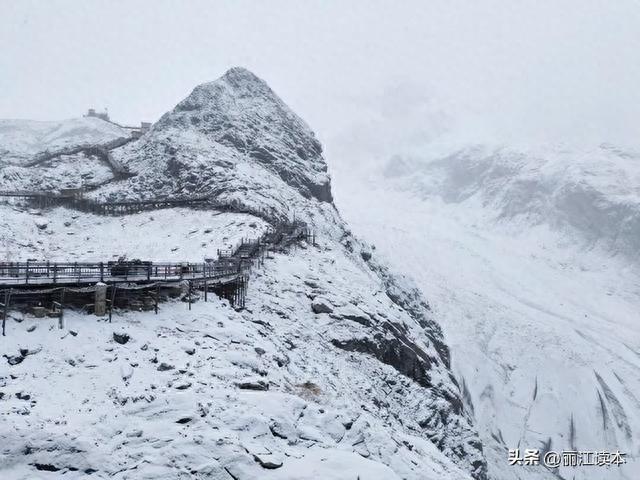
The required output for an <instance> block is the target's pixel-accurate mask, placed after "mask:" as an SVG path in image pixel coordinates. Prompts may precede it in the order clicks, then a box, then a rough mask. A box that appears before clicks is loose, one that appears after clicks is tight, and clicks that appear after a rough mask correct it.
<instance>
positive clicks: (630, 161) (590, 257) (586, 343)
mask: <svg viewBox="0 0 640 480" xmlns="http://www.w3.org/2000/svg"><path fill="white" fill-rule="evenodd" d="M488 151H489V152H490V153H487V152H488ZM534 151H535V152H536V153H535V154H534V155H532V154H531V152H530V151H529V152H528V153H527V152H525V153H523V152H522V151H518V152H517V153H514V152H513V151H512V150H511V151H510V150H507V149H501V150H499V151H492V150H491V149H487V148H484V147H482V148H481V147H475V148H471V149H465V150H463V151H462V152H463V153H461V150H455V151H453V152H450V153H449V154H446V155H433V157H432V158H430V157H426V158H422V159H420V158H415V157H414V158H413V159H407V158H396V159H394V160H393V161H391V162H389V164H388V165H387V166H386V168H385V169H384V171H382V172H380V173H381V174H380V175H378V174H370V175H364V174H363V176H362V177H358V176H357V175H348V176H345V177H340V176H339V175H338V178H341V181H340V182H338V183H337V184H336V185H334V189H335V191H336V192H337V193H336V197H337V200H338V205H339V206H340V207H341V210H342V212H343V214H344V215H345V218H346V219H347V221H348V222H349V223H350V224H351V225H352V227H353V228H354V231H355V232H356V233H358V234H360V235H362V236H364V237H365V238H368V239H370V240H372V241H373V242H374V243H375V246H376V247H377V249H376V251H377V252H379V253H380V254H382V255H383V257H384V258H386V259H388V260H389V261H391V262H392V263H393V264H394V266H395V267H396V268H397V269H399V270H401V271H405V272H408V273H409V274H411V275H412V276H413V277H414V278H415V279H416V281H417V283H418V284H419V286H420V288H421V289H422V291H423V292H424V293H425V295H426V297H427V298H429V299H430V301H431V303H432V305H433V308H434V311H435V315H436V317H437V318H439V319H440V323H441V325H442V327H443V329H444V332H445V340H446V342H447V344H448V345H449V346H450V347H451V351H452V365H453V368H454V371H455V372H456V375H457V377H458V380H459V382H460V383H461V384H462V385H463V386H464V389H465V391H466V392H467V394H465V399H466V401H467V403H468V406H469V408H470V409H472V410H473V412H474V420H475V424H476V425H477V427H478V428H479V431H480V435H481V437H482V442H483V445H484V446H485V454H486V455H487V460H488V464H489V475H490V477H491V478H496V479H504V480H511V479H514V478H518V479H537V478H575V479H594V480H596V479H598V480H599V479H603V478H606V479H629V480H631V479H635V478H638V475H639V474H640V459H639V457H640V375H639V373H638V372H640V323H639V319H640V317H639V313H640V264H639V263H638V260H639V257H638V252H639V250H638V238H640V237H639V236H638V225H639V223H638V221H639V219H640V209H639V208H638V206H639V205H640V201H639V199H640V190H639V187H638V186H639V185H640V182H639V181H638V172H639V170H638V166H639V165H640V162H639V159H640V157H638V156H637V155H634V154H632V153H629V152H624V151H619V150H618V151H616V150H615V149H612V148H611V147H599V148H596V149H592V150H588V151H584V150H582V151H580V150H578V151H569V152H567V151H562V150H551V151H549V149H547V150H546V152H547V153H546V154H545V150H542V151H541V150H540V149H535V150H534ZM345 173H346V172H345ZM362 178H366V179H367V180H365V181H362ZM516 447H520V448H521V449H524V448H541V449H543V450H549V449H551V450H556V451H562V450H598V451H601V450H608V451H615V450H616V449H619V450H620V451H622V452H625V453H626V454H627V456H628V458H627V459H628V463H627V464H626V465H625V466H624V467H611V468H604V467H581V468H575V469H570V468H565V467H561V468H560V469H559V471H557V472H549V471H547V470H546V469H544V468H543V467H529V468H527V467H522V466H520V467H514V466H509V465H508V463H507V449H508V448H516ZM555 475H560V477H556V476H555Z"/></svg>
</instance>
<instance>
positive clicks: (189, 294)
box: [188, 280, 192, 310]
mask: <svg viewBox="0 0 640 480" xmlns="http://www.w3.org/2000/svg"><path fill="white" fill-rule="evenodd" d="M191 287H192V284H191V280H189V293H188V296H189V310H191Z"/></svg>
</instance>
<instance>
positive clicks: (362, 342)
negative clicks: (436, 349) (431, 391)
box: [331, 334, 432, 388]
mask: <svg viewBox="0 0 640 480" xmlns="http://www.w3.org/2000/svg"><path fill="white" fill-rule="evenodd" d="M331 343H333V345H335V346H336V347H338V348H341V349H343V350H348V351H350V352H360V353H366V354H369V355H372V356H373V357H375V358H377V359H378V360H380V361H381V362H382V363H385V364H387V365H391V366H392V367H393V368H395V369H396V370H397V371H398V372H400V373H402V374H403V375H405V376H407V377H409V378H411V379H412V380H414V381H416V382H417V383H419V384H420V385H422V386H423V387H427V388H428V387H430V386H431V377H430V375H429V370H430V369H431V363H432V359H431V358H429V356H428V355H427V354H426V353H424V352H423V351H422V350H421V349H420V348H419V347H418V346H417V345H415V344H414V343H413V342H412V341H411V340H409V339H408V338H407V337H401V338H398V337H385V336H384V335H382V334H376V335H375V336H374V337H373V338H354V339H350V340H335V339H334V340H332V341H331Z"/></svg>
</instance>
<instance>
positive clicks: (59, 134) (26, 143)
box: [0, 117, 130, 166]
mask: <svg viewBox="0 0 640 480" xmlns="http://www.w3.org/2000/svg"><path fill="white" fill-rule="evenodd" d="M129 136H130V133H129V131H128V130H127V129H124V128H121V127H118V126H117V125H114V124H112V123H109V122H105V121H104V120H101V119H99V118H93V117H83V118H74V119H70V120H64V121H60V122H42V121H34V120H0V166H2V165H3V164H13V165H22V164H24V163H27V162H29V161H30V160H32V158H33V156H34V155H36V154H38V153H41V152H44V151H47V150H48V151H50V152H54V151H56V150H60V149H62V148H66V147H72V146H76V145H85V144H101V143H107V142H109V141H111V140H115V139H117V138H122V137H124V138H127V137H129Z"/></svg>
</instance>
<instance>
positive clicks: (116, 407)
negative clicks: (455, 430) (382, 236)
mask: <svg viewBox="0 0 640 480" xmlns="http://www.w3.org/2000/svg"><path fill="white" fill-rule="evenodd" d="M326 248H328V247H327V246H325V247H323V248H315V247H305V246H304V245H303V246H302V247H297V248H296V251H295V252H293V253H292V254H290V255H286V254H274V255H273V257H272V258H270V259H268V260H267V262H266V264H265V267H264V269H263V270H257V272H256V275H255V276H253V277H252V280H251V283H250V287H249V288H250V290H249V292H250V293H249V297H248V308H247V310H245V311H243V312H236V311H234V310H233V309H231V308H230V307H229V306H228V304H227V303H226V301H222V300H219V299H217V298H214V297H213V296H212V301H210V302H208V303H204V302H197V303H196V304H194V305H193V309H192V310H191V311H189V310H188V309H187V306H186V304H184V303H180V302H175V303H165V304H162V305H161V311H160V314H159V315H157V316H156V315H154V314H153V313H150V312H141V313H134V312H126V313H121V314H116V315H115V316H114V319H113V323H111V324H110V323H108V322H107V321H106V319H104V318H97V317H92V316H87V315H80V314H76V313H73V312H68V314H67V315H66V320H65V328H64V329H62V330H59V329H58V328H57V325H56V323H57V320H52V319H35V318H32V317H28V316H27V317H23V316H21V315H18V314H15V315H14V316H15V317H17V318H18V319H19V320H21V321H20V322H17V321H15V320H13V319H11V320H9V325H8V337H7V338H6V339H7V340H9V341H3V342H2V343H0V350H1V354H2V355H7V356H9V357H11V356H15V355H17V354H18V351H19V349H21V348H22V349H26V352H24V353H26V357H24V359H23V361H22V362H21V363H19V364H16V365H13V366H11V365H9V364H8V363H7V362H5V359H4V358H3V359H2V368H1V369H0V392H1V395H0V450H1V454H0V477H2V478H7V479H16V480H17V479H47V478H59V477H60V475H62V474H64V478H70V479H73V478H87V476H88V475H89V474H91V478H113V479H124V478H137V479H143V478H176V479H179V478H185V479H186V478H210V479H221V480H222V479H229V478H239V479H241V480H252V479H261V480H262V479H274V480H275V479H278V480H285V479H287V480H316V479H335V480H357V479H367V480H394V479H401V478H402V479H415V480H429V479H433V480H463V479H467V480H468V479H469V478H470V477H469V476H468V474H467V473H465V472H463V471H461V470H460V469H459V468H458V467H456V466H455V465H454V464H453V463H452V462H451V460H449V459H448V458H447V457H445V456H444V455H443V454H442V452H440V451H439V450H438V449H437V448H436V447H435V446H434V445H433V444H432V443H431V442H429V441H427V440H425V439H424V437H423V436H421V435H419V432H418V430H419V429H418V430H414V429H415V428H416V427H415V422H417V421H418V419H419V417H420V416H422V415H425V416H429V415H430V414H431V413H430V412H432V410H431V409H430V408H429V407H428V406H426V405H425V406H424V407H421V405H422V404H423V402H424V400H425V399H427V398H428V397H429V395H430V392H429V390H427V389H425V388H423V387H420V386H418V385H417V384H416V383H415V382H412V381H410V380H409V379H408V378H406V377H404V376H403V375H401V374H399V373H398V372H397V371H396V370H394V369H393V368H392V367H391V366H388V365H384V364H382V363H380V362H378V361H376V360H375V359H374V358H373V357H370V356H368V355H363V354H358V353H350V352H347V351H343V350H340V349H337V348H335V347H334V346H333V345H332V344H331V341H330V340H331V339H332V338H335V337H336V336H337V337H340V338H344V337H347V336H350V335H357V334H358V332H360V331H362V330H363V329H364V327H363V325H361V324H360V323H358V322H357V321H353V320H345V319H344V318H341V315H342V314H341V313H340V312H342V311H344V312H346V313H349V314H350V315H353V312H354V310H355V309H356V307H355V306H354V305H353V304H352V305H351V307H349V304H350V303H351V302H354V301H356V302H357V300H358V299H360V300H361V301H363V300H364V301H363V303H360V306H361V307H362V308H369V309H370V308H374V306H375V308H376V310H377V312H378V313H375V312H374V311H370V312H369V314H371V315H377V314H380V315H385V316H389V317H396V318H400V317H402V315H403V313H402V312H401V311H399V310H398V307H397V306H395V305H394V304H393V303H392V302H391V301H390V299H389V298H388V297H387V296H385V295H380V296H377V297H376V298H377V300H376V301H374V302H371V301H368V300H367V298H368V296H370V295H371V292H372V291H375V290H377V289H379V279H377V278H376V277H375V276H374V275H373V274H371V273H369V274H367V273H366V272H365V271H364V270H362V269H359V268H358V267H357V266H355V265H354V264H353V263H352V262H351V261H350V260H348V259H347V258H346V257H344V256H341V255H336V252H331V251H327V250H326ZM335 282H337V283H335ZM320 294H322V296H323V297H325V298H327V300H325V302H326V303H328V304H329V305H332V306H333V308H334V309H335V311H334V313H333V314H331V313H318V314H315V313H313V312H312V309H311V302H312V300H311V299H312V298H314V297H315V296H316V295H320ZM346 313H345V315H346ZM361 315H364V314H362V313H361ZM404 315H405V318H406V314H404ZM350 318H353V317H350ZM372 318H373V317H372ZM407 321H408V320H407ZM34 328H35V330H34ZM114 332H115V333H118V334H122V333H126V335H128V336H129V340H128V341H127V342H126V343H124V344H121V343H117V342H116V341H114V335H113V334H114ZM118 338H120V339H121V337H118ZM46 469H48V470H46ZM53 469H58V470H57V471H55V472H53V471H51V470H53Z"/></svg>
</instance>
